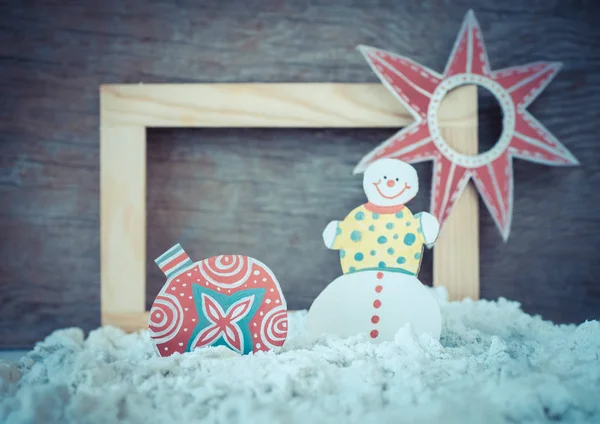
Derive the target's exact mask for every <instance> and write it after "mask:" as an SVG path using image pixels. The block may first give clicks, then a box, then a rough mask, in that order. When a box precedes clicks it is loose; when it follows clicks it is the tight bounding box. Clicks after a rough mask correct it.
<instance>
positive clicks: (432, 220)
mask: <svg viewBox="0 0 600 424" xmlns="http://www.w3.org/2000/svg"><path fill="white" fill-rule="evenodd" d="M415 216H416V217H418V219H419V221H420V225H421V231H422V233H423V239H424V240H425V245H426V246H427V247H428V248H430V249H431V248H432V247H433V244H434V243H435V241H436V240H437V238H438V235H439V234H440V223H439V222H438V220H437V218H436V217H435V216H433V215H432V214H430V213H428V212H421V213H418V214H417V215H415Z"/></svg>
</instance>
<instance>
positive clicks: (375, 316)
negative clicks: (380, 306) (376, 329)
mask: <svg viewBox="0 0 600 424" xmlns="http://www.w3.org/2000/svg"><path fill="white" fill-rule="evenodd" d="M371 322H372V323H373V324H377V323H378V322H379V316H377V315H373V316H372V317H371Z"/></svg>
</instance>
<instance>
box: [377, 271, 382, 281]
mask: <svg viewBox="0 0 600 424" xmlns="http://www.w3.org/2000/svg"><path fill="white" fill-rule="evenodd" d="M382 278H383V272H378V273H377V279H378V280H381V279H382Z"/></svg>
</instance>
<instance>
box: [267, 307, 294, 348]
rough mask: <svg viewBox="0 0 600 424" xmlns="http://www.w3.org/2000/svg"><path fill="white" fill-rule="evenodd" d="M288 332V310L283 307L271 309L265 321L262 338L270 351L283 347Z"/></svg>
mask: <svg viewBox="0 0 600 424" xmlns="http://www.w3.org/2000/svg"><path fill="white" fill-rule="evenodd" d="M287 331H288V316H287V310H286V309H285V308H284V307H283V306H279V307H277V308H273V309H271V310H270V311H269V312H268V313H267V314H266V315H265V318H264V319H263V322H262V325H261V336H262V339H263V341H264V343H265V344H266V345H267V347H269V348H270V349H273V348H277V347H281V346H282V345H283V343H284V342H285V338H286V336H287Z"/></svg>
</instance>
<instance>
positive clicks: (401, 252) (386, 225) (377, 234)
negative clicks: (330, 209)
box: [332, 203, 425, 275]
mask: <svg viewBox="0 0 600 424" xmlns="http://www.w3.org/2000/svg"><path fill="white" fill-rule="evenodd" d="M424 244H425V240H424V238H423V232H422V229H421V218H420V214H416V215H414V216H413V214H412V213H411V212H410V210H409V209H408V208H407V207H404V206H401V207H400V208H395V209H394V208H382V207H377V206H374V205H372V204H370V203H366V204H364V205H361V206H359V207H358V208H356V209H354V210H353V211H352V212H350V214H349V215H348V216H347V217H346V218H345V219H344V220H343V221H340V222H339V224H338V227H337V233H336V236H335V239H334V242H333V246H332V248H333V249H336V250H339V251H340V261H341V263H342V270H343V271H344V274H347V273H350V272H356V271H362V270H371V269H379V270H386V271H396V272H402V273H405V274H410V275H417V273H418V272H419V266H420V265H421V254H422V252H423V245H424Z"/></svg>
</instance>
